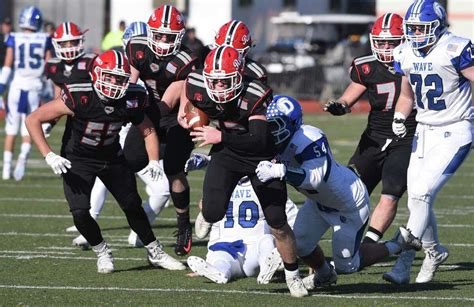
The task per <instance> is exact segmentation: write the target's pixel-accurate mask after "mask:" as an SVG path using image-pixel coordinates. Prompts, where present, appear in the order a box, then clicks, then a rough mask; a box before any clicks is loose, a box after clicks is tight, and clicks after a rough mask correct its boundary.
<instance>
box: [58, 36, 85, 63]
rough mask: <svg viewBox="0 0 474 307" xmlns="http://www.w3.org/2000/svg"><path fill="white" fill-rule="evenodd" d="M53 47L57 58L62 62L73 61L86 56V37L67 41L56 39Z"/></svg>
mask: <svg viewBox="0 0 474 307" xmlns="http://www.w3.org/2000/svg"><path fill="white" fill-rule="evenodd" d="M52 41H53V46H54V51H55V53H56V56H57V57H58V58H60V59H61V60H66V61H72V60H75V59H77V58H79V57H81V56H82V55H83V54H84V36H82V35H81V36H79V37H76V38H73V39H71V38H67V39H54V38H53V40H52Z"/></svg>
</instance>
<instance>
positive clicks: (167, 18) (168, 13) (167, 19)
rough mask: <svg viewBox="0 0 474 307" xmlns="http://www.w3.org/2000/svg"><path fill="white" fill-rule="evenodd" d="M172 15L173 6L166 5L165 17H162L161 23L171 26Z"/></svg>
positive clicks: (167, 26)
mask: <svg viewBox="0 0 474 307" xmlns="http://www.w3.org/2000/svg"><path fill="white" fill-rule="evenodd" d="M170 16H171V6H169V5H165V6H164V12H163V17H162V19H161V23H162V24H163V25H164V26H165V27H166V28H169V26H170Z"/></svg>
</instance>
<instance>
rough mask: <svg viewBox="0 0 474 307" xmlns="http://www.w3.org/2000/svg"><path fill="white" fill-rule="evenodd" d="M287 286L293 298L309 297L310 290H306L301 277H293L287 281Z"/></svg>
mask: <svg viewBox="0 0 474 307" xmlns="http://www.w3.org/2000/svg"><path fill="white" fill-rule="evenodd" d="M286 285H287V286H288V289H289V290H290V294H291V296H293V297H304V296H308V290H306V288H305V286H304V284H303V281H302V280H301V277H300V276H299V275H296V276H292V277H290V278H287V279H286Z"/></svg>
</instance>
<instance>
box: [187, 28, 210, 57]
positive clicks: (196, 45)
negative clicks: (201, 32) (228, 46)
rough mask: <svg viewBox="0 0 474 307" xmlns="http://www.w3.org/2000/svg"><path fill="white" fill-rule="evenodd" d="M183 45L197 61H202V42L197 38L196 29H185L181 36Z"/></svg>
mask: <svg viewBox="0 0 474 307" xmlns="http://www.w3.org/2000/svg"><path fill="white" fill-rule="evenodd" d="M183 45H185V46H186V47H188V48H189V49H190V50H191V51H192V52H193V53H194V54H195V55H196V57H197V58H198V61H199V63H203V62H204V48H205V46H204V44H203V42H202V41H201V40H200V39H199V38H197V36H196V29H194V28H190V29H187V31H186V33H185V34H184V37H183Z"/></svg>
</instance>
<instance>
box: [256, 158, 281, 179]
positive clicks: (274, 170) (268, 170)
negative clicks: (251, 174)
mask: <svg viewBox="0 0 474 307" xmlns="http://www.w3.org/2000/svg"><path fill="white" fill-rule="evenodd" d="M255 172H256V173H257V177H258V179H259V180H260V181H261V182H267V181H270V180H272V179H275V178H278V179H280V180H281V179H283V177H285V175H286V167H285V165H284V164H281V163H272V162H270V161H260V163H259V164H258V166H257V169H256V170H255Z"/></svg>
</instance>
